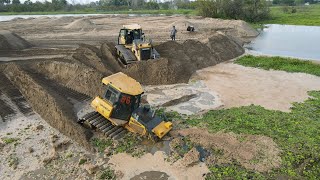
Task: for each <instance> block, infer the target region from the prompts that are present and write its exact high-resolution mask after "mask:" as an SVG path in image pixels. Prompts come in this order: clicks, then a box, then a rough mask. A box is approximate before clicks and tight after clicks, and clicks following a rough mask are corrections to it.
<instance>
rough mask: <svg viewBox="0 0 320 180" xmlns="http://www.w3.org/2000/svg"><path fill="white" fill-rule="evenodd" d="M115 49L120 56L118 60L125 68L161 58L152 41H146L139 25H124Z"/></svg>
mask: <svg viewBox="0 0 320 180" xmlns="http://www.w3.org/2000/svg"><path fill="white" fill-rule="evenodd" d="M115 48H116V51H117V56H118V58H117V60H118V61H119V62H120V64H121V65H123V66H126V65H128V64H132V63H135V62H139V61H145V60H148V59H158V58H160V54H159V53H158V52H157V51H156V50H155V48H154V47H153V45H152V42H151V40H149V41H146V39H145V37H144V33H143V32H142V28H141V26H140V25H139V24H131V25H123V28H122V29H120V32H119V36H118V44H117V45H116V46H115Z"/></svg>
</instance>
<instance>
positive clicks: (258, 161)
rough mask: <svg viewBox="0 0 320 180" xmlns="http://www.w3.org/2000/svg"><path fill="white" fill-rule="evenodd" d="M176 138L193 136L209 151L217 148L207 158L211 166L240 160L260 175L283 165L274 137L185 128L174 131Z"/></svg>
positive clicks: (243, 164)
mask: <svg viewBox="0 0 320 180" xmlns="http://www.w3.org/2000/svg"><path fill="white" fill-rule="evenodd" d="M172 134H173V135H174V136H178V135H180V136H183V137H189V138H190V140H191V141H192V142H193V143H195V144H198V145H201V146H203V147H204V148H206V149H215V150H216V151H217V152H219V153H215V154H214V153H213V154H211V155H210V156H209V157H207V160H206V162H207V163H208V164H220V165H221V164H226V163H231V162H232V161H236V162H238V163H240V164H241V165H242V166H243V167H245V168H246V169H250V170H255V171H259V172H266V171H270V170H272V169H273V168H279V167H280V165H281V157H280V152H281V151H280V150H279V149H278V146H277V144H276V143H275V142H274V141H273V140H272V138H269V137H266V136H261V135H237V134H234V133H224V132H217V133H214V134H212V133H209V132H208V131H207V130H206V129H197V128H193V129H183V130H177V131H174V132H172Z"/></svg>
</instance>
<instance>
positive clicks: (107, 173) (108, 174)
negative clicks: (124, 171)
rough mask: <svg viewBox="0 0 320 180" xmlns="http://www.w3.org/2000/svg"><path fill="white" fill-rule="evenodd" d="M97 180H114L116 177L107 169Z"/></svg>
mask: <svg viewBox="0 0 320 180" xmlns="http://www.w3.org/2000/svg"><path fill="white" fill-rule="evenodd" d="M99 179H108V180H113V179H116V175H115V174H114V171H113V170H111V169H110V168H107V169H105V170H104V171H102V172H101V174H100V176H99Z"/></svg>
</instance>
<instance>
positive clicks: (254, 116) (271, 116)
mask: <svg viewBox="0 0 320 180" xmlns="http://www.w3.org/2000/svg"><path fill="white" fill-rule="evenodd" d="M236 63H238V64H242V65H245V66H252V67H259V68H263V69H279V70H285V71H289V72H305V73H310V74H314V75H318V76H319V75H320V66H319V65H315V64H312V63H311V62H306V61H298V60H295V59H287V58H279V57H253V56H244V57H242V58H240V59H239V60H237V61H236ZM309 95H310V96H311V98H309V99H308V100H306V101H305V102H303V103H294V104H293V107H292V108H291V112H290V113H286V112H281V111H274V110H267V109H264V108H263V107H261V106H255V105H251V106H246V107H238V108H231V109H222V110H214V111H209V112H208V113H206V114H205V115H204V116H203V117H202V118H191V119H189V120H188V121H187V124H189V125H193V126H200V127H205V128H208V130H209V131H210V132H218V131H222V130H223V131H226V132H234V133H237V134H242V133H243V134H253V135H264V136H268V137H271V138H273V140H274V141H275V142H276V143H277V144H278V146H279V148H280V149H281V150H282V153H281V158H282V166H281V168H280V169H274V170H273V171H272V172H268V173H263V174H260V173H258V172H255V171H249V170H246V169H244V168H243V167H241V166H240V165H238V164H237V163H236V162H234V163H232V164H227V165H221V166H218V165H213V166H212V167H210V170H211V172H212V174H211V175H209V176H208V177H207V179H226V178H230V177H231V178H235V179H247V178H249V177H250V178H253V179H274V178H276V177H277V176H282V177H287V178H289V179H290V178H294V179H295V178H296V179H303V178H306V179H317V177H319V174H320V153H319V152H320V91H311V92H309ZM275 98H276V97H275Z"/></svg>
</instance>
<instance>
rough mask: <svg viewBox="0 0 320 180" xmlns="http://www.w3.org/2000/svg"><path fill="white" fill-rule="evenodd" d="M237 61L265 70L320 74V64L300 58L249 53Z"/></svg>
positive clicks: (237, 62)
mask: <svg viewBox="0 0 320 180" xmlns="http://www.w3.org/2000/svg"><path fill="white" fill-rule="evenodd" d="M235 63H236V64H240V65H243V66H249V67H255V68H261V69H265V70H270V69H274V70H281V71H287V72H301V73H308V74H312V75H316V76H320V65H319V64H315V63H313V62H311V61H303V60H299V59H291V58H283V57H267V56H252V55H247V56H243V57H241V58H239V59H237V60H236V61H235Z"/></svg>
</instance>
